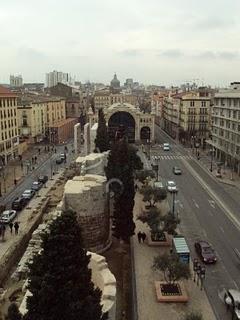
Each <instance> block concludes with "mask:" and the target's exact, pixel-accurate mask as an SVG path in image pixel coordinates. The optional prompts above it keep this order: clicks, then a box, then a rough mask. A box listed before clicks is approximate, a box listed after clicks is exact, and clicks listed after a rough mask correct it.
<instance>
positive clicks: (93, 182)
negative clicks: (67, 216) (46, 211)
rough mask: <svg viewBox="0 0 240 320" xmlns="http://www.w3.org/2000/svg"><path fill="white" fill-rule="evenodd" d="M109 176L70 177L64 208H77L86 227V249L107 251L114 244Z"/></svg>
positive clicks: (65, 190)
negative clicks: (111, 238) (107, 177)
mask: <svg viewBox="0 0 240 320" xmlns="http://www.w3.org/2000/svg"><path fill="white" fill-rule="evenodd" d="M106 182H107V181H106V178H105V177H103V176H99V175H91V174H87V175H85V176H78V177H74V178H73V179H72V180H68V182H67V183H66V185H65V188H64V196H63V207H62V209H63V210H68V209H70V210H73V211H75V212H76V213H77V219H78V222H79V224H80V226H81V229H82V237H83V242H84V246H85V248H86V249H88V250H90V251H93V252H98V253H99V252H103V251H104V250H106V249H107V248H108V247H109V246H110V244H111V240H110V223H109V212H108V211H109V210H108V203H107V196H106Z"/></svg>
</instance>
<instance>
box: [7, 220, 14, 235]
mask: <svg viewBox="0 0 240 320" xmlns="http://www.w3.org/2000/svg"><path fill="white" fill-rule="evenodd" d="M8 225H9V228H10V232H11V234H12V231H13V223H12V222H10V223H9V224H8Z"/></svg>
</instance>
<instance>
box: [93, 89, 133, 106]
mask: <svg viewBox="0 0 240 320" xmlns="http://www.w3.org/2000/svg"><path fill="white" fill-rule="evenodd" d="M137 102H138V97H137V95H133V94H124V93H111V92H110V91H108V90H102V91H98V92H96V93H95V95H94V106H95V109H96V110H99V109H101V108H105V107H106V106H110V105H112V104H113V103H129V104H132V105H136V104H137Z"/></svg>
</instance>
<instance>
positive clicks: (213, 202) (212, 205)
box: [208, 200, 216, 209]
mask: <svg viewBox="0 0 240 320" xmlns="http://www.w3.org/2000/svg"><path fill="white" fill-rule="evenodd" d="M208 202H209V204H210V206H211V207H212V208H214V209H216V207H215V201H214V200H208Z"/></svg>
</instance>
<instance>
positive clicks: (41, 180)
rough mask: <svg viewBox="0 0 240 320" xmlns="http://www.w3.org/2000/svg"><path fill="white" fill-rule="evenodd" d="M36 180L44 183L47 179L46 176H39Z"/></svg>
mask: <svg viewBox="0 0 240 320" xmlns="http://www.w3.org/2000/svg"><path fill="white" fill-rule="evenodd" d="M38 181H39V182H42V183H43V184H44V183H46V182H47V181H48V176H39V177H38Z"/></svg>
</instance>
